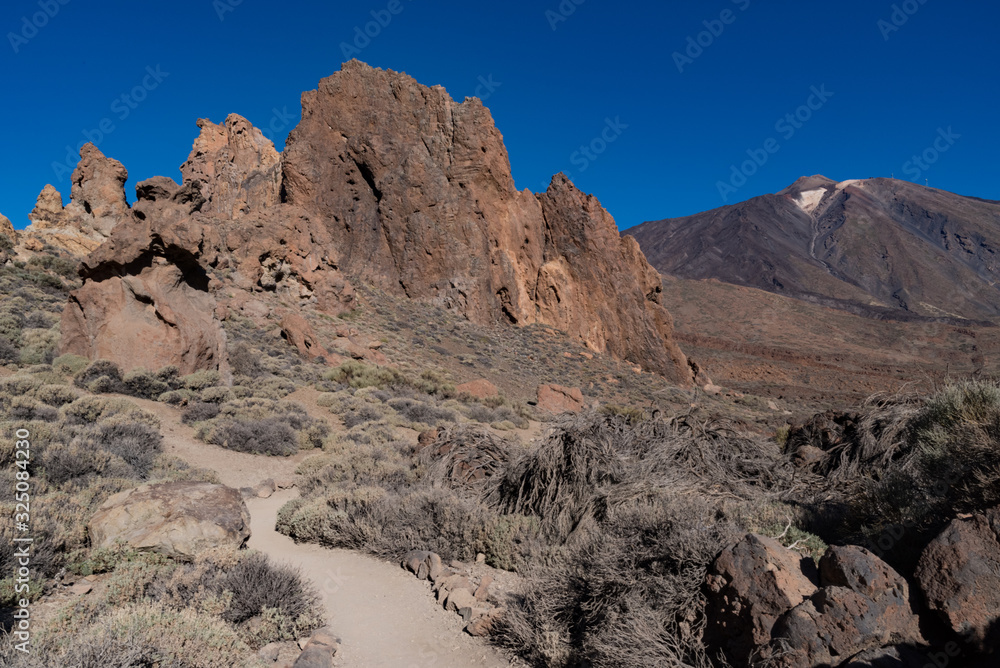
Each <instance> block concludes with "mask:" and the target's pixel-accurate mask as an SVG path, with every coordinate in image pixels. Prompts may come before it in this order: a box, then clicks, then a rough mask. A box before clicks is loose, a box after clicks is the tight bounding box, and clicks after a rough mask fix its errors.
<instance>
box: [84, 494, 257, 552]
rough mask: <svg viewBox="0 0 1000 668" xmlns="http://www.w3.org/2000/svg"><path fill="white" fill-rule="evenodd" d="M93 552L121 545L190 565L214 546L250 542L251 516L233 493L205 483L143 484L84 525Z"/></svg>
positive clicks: (106, 504) (113, 500) (106, 505)
mask: <svg viewBox="0 0 1000 668" xmlns="http://www.w3.org/2000/svg"><path fill="white" fill-rule="evenodd" d="M87 530H88V532H89V533H90V541H91V544H92V545H93V547H95V548H102V547H112V546H113V545H114V544H115V542H116V541H119V540H122V541H125V542H126V543H128V544H129V545H130V546H132V547H133V548H135V549H137V550H149V551H153V552H158V553H160V554H165V555H167V556H170V557H174V558H177V559H185V560H192V559H194V557H195V556H197V554H198V553H199V552H202V551H204V550H209V549H212V548H216V547H224V546H228V547H234V548H239V547H241V546H242V545H243V544H244V543H245V542H246V541H247V539H248V538H250V512H249V511H248V510H247V507H246V504H245V503H244V502H243V498H242V497H241V496H240V493H239V492H238V491H236V490H235V489H231V488H229V487H223V486H222V485H213V484H211V483H204V482H168V483H160V484H155V485H143V486H142V487H137V488H135V489H130V490H126V491H124V492H119V493H118V494H115V495H114V496H112V497H111V498H109V499H108V500H107V501H105V502H104V504H103V505H102V506H101V508H100V510H98V511H97V513H96V514H95V515H94V517H93V518H92V519H91V520H90V523H89V524H88V525H87Z"/></svg>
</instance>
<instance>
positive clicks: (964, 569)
mask: <svg viewBox="0 0 1000 668" xmlns="http://www.w3.org/2000/svg"><path fill="white" fill-rule="evenodd" d="M915 574H916V579H917V582H918V583H919V585H920V590H921V591H922V592H923V595H924V599H925V600H926V602H927V606H928V607H929V608H930V609H931V610H933V611H934V612H935V613H937V615H938V617H939V618H940V619H941V620H942V621H943V622H944V623H945V624H946V625H947V627H948V628H949V629H950V630H951V631H952V633H954V634H955V635H956V636H960V637H961V638H962V639H963V640H964V641H965V643H967V644H968V645H969V646H971V647H974V648H976V649H979V650H981V651H990V652H994V651H996V650H997V649H1000V507H997V508H992V509H990V510H987V511H986V512H983V513H980V514H977V515H974V516H972V517H970V518H968V519H955V520H952V522H951V523H950V524H948V526H947V527H945V529H944V531H942V532H941V534H940V535H938V536H937V537H936V538H935V539H934V540H932V541H931V543H930V544H929V545H928V546H927V548H926V549H925V550H924V552H923V554H922V555H920V561H919V562H918V563H917V569H916V573H915Z"/></svg>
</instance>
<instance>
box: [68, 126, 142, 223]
mask: <svg viewBox="0 0 1000 668" xmlns="http://www.w3.org/2000/svg"><path fill="white" fill-rule="evenodd" d="M71 179H72V183H73V189H72V190H71V191H70V199H71V200H72V201H73V203H74V204H78V205H80V206H82V207H83V208H84V211H85V212H86V213H87V214H88V215H90V216H91V217H92V218H93V220H92V221H90V225H91V227H92V229H93V230H94V232H96V233H97V234H100V235H101V236H103V237H107V236H108V235H110V234H111V230H113V229H114V228H115V226H116V225H118V223H120V222H122V221H126V220H128V219H129V218H130V217H131V211H130V209H129V205H128V200H127V199H126V197H125V182H126V181H128V171H126V169H125V166H124V165H122V163H120V162H118V161H117V160H113V159H111V158H107V157H105V156H104V154H103V153H101V151H100V149H98V148H97V147H96V146H94V145H93V144H84V145H83V148H81V149H80V162H79V164H77V166H76V169H74V170H73V174H72V176H71Z"/></svg>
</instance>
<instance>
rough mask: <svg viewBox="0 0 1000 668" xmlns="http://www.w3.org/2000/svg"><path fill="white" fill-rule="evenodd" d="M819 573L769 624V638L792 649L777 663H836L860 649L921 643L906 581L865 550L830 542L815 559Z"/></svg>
mask: <svg viewBox="0 0 1000 668" xmlns="http://www.w3.org/2000/svg"><path fill="white" fill-rule="evenodd" d="M819 574H820V584H821V585H822V589H820V591H819V592H818V593H817V594H815V595H814V596H813V597H812V598H811V599H809V600H807V601H803V602H802V603H801V604H799V605H798V606H796V607H795V608H793V609H792V610H790V611H789V612H788V613H786V614H785V615H784V616H783V617H782V618H781V619H779V620H778V621H777V623H775V625H774V628H773V629H772V632H771V635H772V638H775V639H778V638H780V639H781V641H783V643H784V644H786V645H787V646H788V647H789V648H790V650H791V651H790V652H789V653H785V654H783V655H782V656H781V657H780V658H778V660H777V663H778V665H781V666H787V667H788V668H808V667H809V666H817V665H837V664H838V663H840V662H842V661H843V660H844V659H845V658H846V657H850V656H854V655H855V654H858V653H860V652H864V651H870V650H876V649H880V648H882V647H887V646H891V645H897V644H903V643H908V644H921V643H922V642H923V637H922V636H921V634H920V628H919V622H918V620H917V616H916V615H915V614H914V613H913V610H912V608H911V607H910V588H909V585H908V584H907V583H906V580H904V579H903V577H902V576H901V575H899V574H898V573H896V572H895V571H894V570H893V569H892V568H891V567H890V566H889V565H888V564H886V563H885V562H883V561H882V560H880V559H879V558H878V557H876V556H875V555H873V554H872V553H871V552H869V551H868V550H866V549H864V548H862V547H857V546H853V545H851V546H838V547H831V548H830V549H829V550H828V551H827V552H826V554H824V555H823V558H822V559H821V560H820V563H819Z"/></svg>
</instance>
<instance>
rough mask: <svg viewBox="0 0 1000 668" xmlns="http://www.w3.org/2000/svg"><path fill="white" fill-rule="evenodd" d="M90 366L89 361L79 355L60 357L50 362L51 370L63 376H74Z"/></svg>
mask: <svg viewBox="0 0 1000 668" xmlns="http://www.w3.org/2000/svg"><path fill="white" fill-rule="evenodd" d="M89 364H90V360H88V359H87V358H86V357H81V356H79V355H60V356H59V357H57V358H55V359H54V360H52V368H53V369H55V370H56V371H57V372H59V373H61V374H62V375H64V376H75V375H77V374H78V373H80V372H81V371H83V370H84V369H86V368H87V366H88V365H89Z"/></svg>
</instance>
